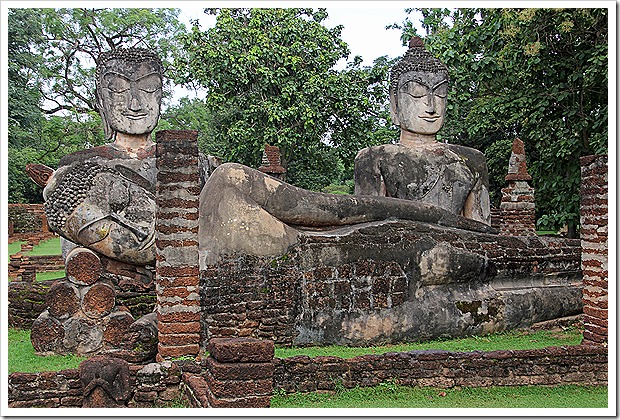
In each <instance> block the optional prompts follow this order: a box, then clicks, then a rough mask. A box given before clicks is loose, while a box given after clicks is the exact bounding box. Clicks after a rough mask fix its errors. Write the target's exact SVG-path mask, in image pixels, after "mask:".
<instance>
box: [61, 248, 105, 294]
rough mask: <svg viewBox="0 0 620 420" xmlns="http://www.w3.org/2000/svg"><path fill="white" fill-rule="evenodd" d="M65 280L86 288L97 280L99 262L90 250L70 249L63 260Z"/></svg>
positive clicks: (99, 273) (99, 270) (99, 269)
mask: <svg viewBox="0 0 620 420" xmlns="http://www.w3.org/2000/svg"><path fill="white" fill-rule="evenodd" d="M65 271H66V273H67V278H68V279H69V280H70V281H71V282H73V283H75V284H78V285H80V286H87V285H90V284H93V283H94V282H96V281H97V280H99V276H100V275H101V271H102V268H101V260H100V258H99V256H97V254H95V253H94V252H93V251H91V250H90V249H86V248H81V247H77V248H74V249H72V250H71V251H70V252H69V253H68V254H67V258H66V260H65Z"/></svg>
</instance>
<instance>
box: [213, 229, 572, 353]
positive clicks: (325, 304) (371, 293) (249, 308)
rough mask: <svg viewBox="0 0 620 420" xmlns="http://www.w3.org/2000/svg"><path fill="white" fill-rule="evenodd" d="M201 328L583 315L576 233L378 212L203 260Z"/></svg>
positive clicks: (333, 331) (297, 337) (281, 332)
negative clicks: (505, 231)
mask: <svg viewBox="0 0 620 420" xmlns="http://www.w3.org/2000/svg"><path fill="white" fill-rule="evenodd" d="M201 293H202V307H203V316H202V319H203V329H204V337H205V338H206V339H210V338H213V337H224V336H249V337H256V338H262V339H271V340H274V341H275V342H276V343H277V344H283V345H326V344H339V345H365V344H379V343H396V342H404V341H421V340H428V339H434V338H438V337H462V336H469V335H479V334H486V333H492V332H497V331H502V330H508V329H515V328H523V327H528V326H531V325H532V324H535V323H537V322H541V321H545V320H549V319H555V318H561V317H565V316H571V315H576V314H579V313H580V312H581V308H582V303H581V272H580V247H579V241H578V240H568V239H561V238H542V237H536V236H528V237H508V236H499V235H492V234H482V233H475V232H470V231H464V230H459V229H453V228H443V227H437V226H434V225H429V224H425V223H416V222H406V221H387V222H375V223H367V224H363V225H357V226H354V227H345V228H340V229H337V230H332V231H326V232H320V233H316V232H313V233H305V234H304V235H303V236H302V238H301V241H300V242H299V243H298V244H296V245H294V246H292V247H290V248H289V250H288V252H287V253H286V254H284V255H280V256H278V257H255V256H248V255H230V256H227V257H226V258H224V259H222V260H221V261H220V262H219V263H218V264H214V265H208V266H204V267H201Z"/></svg>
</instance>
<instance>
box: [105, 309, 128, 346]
mask: <svg viewBox="0 0 620 420" xmlns="http://www.w3.org/2000/svg"><path fill="white" fill-rule="evenodd" d="M133 323H134V319H133V316H131V314H130V313H129V312H127V311H115V312H112V313H111V314H110V316H109V317H108V320H107V323H106V324H105V327H104V329H103V339H104V340H105V341H106V342H107V343H109V344H111V345H112V346H114V347H118V346H120V345H121V344H124V341H125V340H126V337H125V335H126V334H127V332H128V330H129V328H130V326H131V325H132V324H133Z"/></svg>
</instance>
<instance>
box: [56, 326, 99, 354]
mask: <svg viewBox="0 0 620 420" xmlns="http://www.w3.org/2000/svg"><path fill="white" fill-rule="evenodd" d="M63 326H64V328H65V336H64V339H63V341H62V347H60V348H59V349H57V351H59V352H62V353H75V354H79V355H92V354H94V353H96V352H97V351H98V350H100V349H101V347H102V345H103V326H102V325H100V324H99V323H97V322H96V321H94V320H91V319H89V318H86V317H84V316H73V317H71V318H69V319H68V320H66V321H65V322H63ZM63 350H64V351H63Z"/></svg>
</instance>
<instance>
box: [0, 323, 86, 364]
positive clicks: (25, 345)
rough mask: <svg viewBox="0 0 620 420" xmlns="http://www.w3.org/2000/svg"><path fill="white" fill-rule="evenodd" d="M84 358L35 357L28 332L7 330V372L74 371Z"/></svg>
mask: <svg viewBox="0 0 620 420" xmlns="http://www.w3.org/2000/svg"><path fill="white" fill-rule="evenodd" d="M84 360H86V357H77V356H37V355H36V354H35V353H34V348H33V347H32V343H31V341H30V331H29V330H18V329H14V328H9V329H8V367H9V369H8V372H9V374H10V373H13V372H48V371H58V370H63V369H76V368H78V367H79V365H80V363H81V362H82V361H84Z"/></svg>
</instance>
